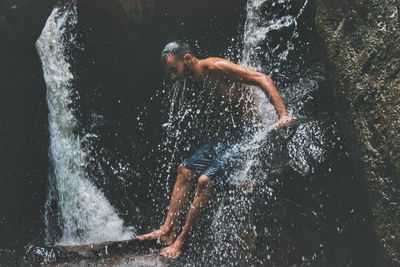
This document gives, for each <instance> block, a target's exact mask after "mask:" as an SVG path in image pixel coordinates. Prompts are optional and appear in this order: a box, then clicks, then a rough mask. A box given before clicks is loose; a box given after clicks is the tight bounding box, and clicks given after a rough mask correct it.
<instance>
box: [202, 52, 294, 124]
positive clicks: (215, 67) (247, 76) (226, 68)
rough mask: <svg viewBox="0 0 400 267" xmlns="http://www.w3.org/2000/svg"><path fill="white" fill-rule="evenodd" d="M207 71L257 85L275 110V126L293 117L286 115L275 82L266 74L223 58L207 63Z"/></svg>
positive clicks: (232, 79)
mask: <svg viewBox="0 0 400 267" xmlns="http://www.w3.org/2000/svg"><path fill="white" fill-rule="evenodd" d="M209 71H210V72H213V73H217V74H219V75H223V76H224V77H225V78H226V79H228V80H231V81H237V82H241V83H244V84H248V85H255V86H259V87H260V88H261V89H262V90H263V91H264V92H265V94H266V95H267V96H268V98H269V100H270V101H271V104H272V105H273V106H274V108H275V110H276V114H277V115H278V121H277V122H276V123H275V124H274V125H275V126H279V125H283V124H286V123H288V122H290V121H291V120H293V118H292V117H290V116H289V115H288V112H287V110H286V106H285V103H284V102H283V99H282V97H281V95H280V93H279V91H278V89H277V88H276V86H275V83H274V82H273V80H272V79H271V77H269V76H268V75H265V74H263V73H261V72H257V71H253V70H250V69H248V68H245V67H242V66H240V65H237V64H234V63H232V62H230V61H227V60H224V59H220V60H216V61H214V62H212V63H211V64H210V65H209Z"/></svg>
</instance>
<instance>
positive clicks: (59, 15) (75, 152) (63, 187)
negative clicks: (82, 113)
mask: <svg viewBox="0 0 400 267" xmlns="http://www.w3.org/2000/svg"><path fill="white" fill-rule="evenodd" d="M76 24H77V10H76V2H75V1H72V2H70V3H69V4H67V5H66V6H65V7H55V8H54V10H53V12H52V13H51V15H50V17H49V18H48V20H47V22H46V25H45V27H44V29H43V31H42V34H41V36H40V37H39V39H38V40H37V43H36V47H37V51H38V53H39V55H40V58H41V60H42V65H43V73H44V78H45V81H46V85H47V103H48V107H49V131H50V149H49V157H50V160H51V163H52V173H51V174H50V190H49V196H48V200H47V203H46V224H47V241H48V242H52V241H58V242H59V243H61V244H83V243H97V242H104V241H110V240H124V239H130V238H132V237H133V236H134V234H135V233H134V229H131V228H126V227H124V222H123V221H122V219H120V218H119V216H118V215H117V214H116V212H115V210H114V208H113V207H112V206H111V205H110V203H109V202H108V201H107V199H106V198H105V196H104V194H103V193H102V192H101V191H100V190H99V189H98V188H96V187H95V186H94V185H93V184H92V183H91V182H90V181H89V179H88V177H87V175H86V173H85V167H86V165H87V162H86V161H87V157H88V153H87V152H86V151H85V150H84V148H83V146H82V141H81V139H85V137H83V138H80V137H79V136H78V135H76V134H75V130H76V127H77V120H76V118H75V116H74V109H73V107H72V104H73V102H74V100H75V99H74V98H73V86H72V80H73V78H74V76H73V74H72V73H71V71H70V69H71V65H70V64H69V63H68V60H69V59H70V58H69V56H68V51H69V50H68V49H69V48H70V47H71V45H73V44H74V42H75V35H74V34H71V32H70V31H71V29H72V28H74V27H75V26H76ZM54 201H56V202H57V207H56V209H57V210H58V214H56V217H57V219H56V220H57V221H58V222H57V223H58V227H59V228H60V230H61V231H60V232H61V233H60V234H61V237H60V238H55V237H54V234H55V230H54V229H52V228H53V227H54V226H53V225H51V223H50V221H49V217H50V216H51V214H52V213H54V212H55V211H54V210H53V209H54V205H52V202H54Z"/></svg>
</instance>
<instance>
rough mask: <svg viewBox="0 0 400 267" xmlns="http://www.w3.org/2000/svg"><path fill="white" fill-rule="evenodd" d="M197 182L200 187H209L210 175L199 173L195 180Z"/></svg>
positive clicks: (210, 183)
mask: <svg viewBox="0 0 400 267" xmlns="http://www.w3.org/2000/svg"><path fill="white" fill-rule="evenodd" d="M197 184H198V185H199V187H200V188H208V187H211V185H212V181H211V179H210V177H208V176H207V175H201V176H200V177H199V180H198V181H197Z"/></svg>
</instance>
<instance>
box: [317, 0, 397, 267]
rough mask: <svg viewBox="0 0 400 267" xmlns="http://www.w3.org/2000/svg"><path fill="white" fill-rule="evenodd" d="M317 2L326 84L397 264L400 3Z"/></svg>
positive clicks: (385, 246)
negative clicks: (332, 96) (337, 109)
mask: <svg viewBox="0 0 400 267" xmlns="http://www.w3.org/2000/svg"><path fill="white" fill-rule="evenodd" d="M317 4H318V8H317V15H316V19H315V22H316V25H317V30H318V32H319V35H320V37H321V39H322V41H323V48H324V50H325V55H326V66H327V80H328V86H329V88H330V90H331V91H332V92H333V94H334V96H335V102H336V105H337V107H338V108H339V112H340V113H341V114H342V117H343V123H342V127H343V128H344V129H345V132H346V133H347V136H348V139H349V140H351V141H350V142H349V143H351V144H354V146H353V147H352V148H351V152H352V156H353V158H354V159H356V160H357V161H358V162H359V164H358V171H359V173H361V174H362V175H363V176H364V179H365V182H366V185H367V190H368V192H369V201H370V207H371V211H372V218H373V222H374V227H375V231H376V235H377V238H378V240H379V242H380V244H381V248H382V250H383V253H384V255H385V258H386V259H387V260H388V262H391V263H393V264H400V224H399V220H400V197H399V194H400V183H399V177H400V139H399V134H400V75H399V73H400V60H399V59H400V47H399V45H398V43H399V42H400V34H399V28H400V13H399V12H400V3H399V1H379V0H359V1H355V0H352V1H350V0H344V1H328V0H318V1H317ZM387 264H389V263H387Z"/></svg>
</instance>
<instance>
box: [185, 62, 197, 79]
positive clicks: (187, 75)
mask: <svg viewBox="0 0 400 267" xmlns="http://www.w3.org/2000/svg"><path fill="white" fill-rule="evenodd" d="M183 71H184V75H185V79H193V78H194V71H193V70H192V69H190V68H189V66H188V65H186V64H185V65H184V69H183Z"/></svg>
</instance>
